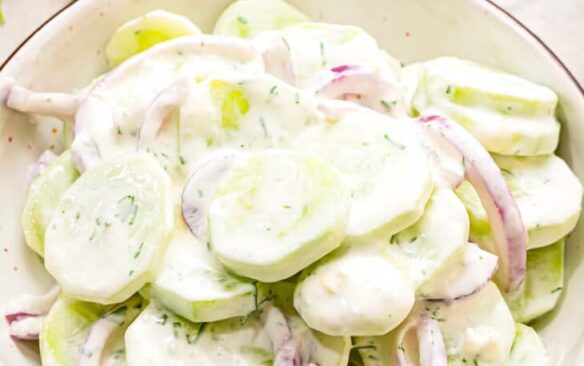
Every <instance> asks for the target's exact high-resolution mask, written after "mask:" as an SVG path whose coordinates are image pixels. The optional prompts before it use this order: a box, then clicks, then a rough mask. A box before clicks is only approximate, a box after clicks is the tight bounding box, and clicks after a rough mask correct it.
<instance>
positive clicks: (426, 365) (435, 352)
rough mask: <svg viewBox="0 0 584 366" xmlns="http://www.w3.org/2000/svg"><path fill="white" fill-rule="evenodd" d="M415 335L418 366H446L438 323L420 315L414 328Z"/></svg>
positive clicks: (446, 359)
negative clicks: (418, 359)
mask: <svg viewBox="0 0 584 366" xmlns="http://www.w3.org/2000/svg"><path fill="white" fill-rule="evenodd" d="M416 335H417V336H418V342H419V345H418V347H419V352H420V366H447V364H448V358H447V355H446V346H445V345H444V338H443V337H442V332H441V331H440V327H439V326H438V322H437V321H436V320H434V319H432V318H430V317H429V316H428V315H427V314H422V315H421V316H420V321H419V322H418V325H417V327H416Z"/></svg>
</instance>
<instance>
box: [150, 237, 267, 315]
mask: <svg viewBox="0 0 584 366" xmlns="http://www.w3.org/2000/svg"><path fill="white" fill-rule="evenodd" d="M151 295H152V296H153V297H154V298H156V299H158V300H159V301H160V302H161V303H162V304H164V305H165V306H166V307H167V308H169V309H170V310H172V311H174V312H175V313H177V314H179V315H181V316H183V317H185V318H187V319H189V320H190V321H194V322H209V321H216V320H221V319H226V318H232V317H236V316H244V315H246V314H248V313H250V312H251V311H252V310H254V308H255V306H256V301H257V289H256V287H255V285H254V284H253V283H251V282H250V281H247V280H244V279H241V278H238V277H236V276H234V275H232V274H230V273H228V272H227V271H226V270H225V269H224V268H223V266H221V264H219V263H218V262H217V260H216V259H215V258H214V257H213V256H212V254H211V253H210V252H209V249H208V248H207V246H206V244H205V243H203V242H200V241H199V240H197V239H196V238H195V237H194V236H193V235H192V234H191V233H190V232H189V231H188V229H186V228H184V227H181V228H179V229H177V230H176V232H175V233H174V236H173V238H172V240H171V242H170V244H169V248H168V249H167V251H166V254H165V259H164V263H163V265H162V268H161V270H160V271H159V272H158V274H157V275H156V279H155V280H154V282H153V283H152V292H151Z"/></svg>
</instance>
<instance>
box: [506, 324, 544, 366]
mask: <svg viewBox="0 0 584 366" xmlns="http://www.w3.org/2000/svg"><path fill="white" fill-rule="evenodd" d="M516 329H517V330H516V333H515V341H514V342H513V348H511V356H509V359H508V360H507V361H506V362H505V364H504V366H526V365H529V366H552V362H551V360H550V357H549V355H548V354H547V352H546V350H545V347H544V345H543V343H542V341H541V339H540V338H539V336H538V335H537V332H536V331H535V330H534V329H533V328H531V327H528V326H527V325H524V324H521V323H517V325H516Z"/></svg>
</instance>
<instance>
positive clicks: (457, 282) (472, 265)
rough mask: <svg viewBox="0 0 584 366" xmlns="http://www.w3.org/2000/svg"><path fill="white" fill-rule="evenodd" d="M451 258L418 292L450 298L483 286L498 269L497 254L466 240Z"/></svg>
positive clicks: (438, 298)
mask: <svg viewBox="0 0 584 366" xmlns="http://www.w3.org/2000/svg"><path fill="white" fill-rule="evenodd" d="M461 251H462V253H456V254H455V257H454V258H453V259H454V260H455V261H456V262H455V263H453V262H452V260H450V261H448V262H447V264H446V265H445V266H444V267H443V268H442V269H440V270H439V271H438V273H436V274H435V275H434V276H433V277H432V278H430V280H429V281H427V282H426V283H424V284H423V285H422V286H421V287H420V289H419V290H418V292H419V293H420V294H422V295H421V296H422V298H423V299H425V300H432V301H453V300H458V299H461V298H464V297H467V296H470V295H472V294H474V293H476V292H478V291H479V290H480V289H482V288H483V287H484V286H485V285H486V284H487V282H489V281H490V279H491V278H492V277H493V276H494V275H495V272H496V271H497V261H498V258H497V256H496V255H494V254H491V253H489V252H487V251H485V250H482V249H480V248H479V247H478V246H477V245H476V244H472V243H469V244H467V245H465V246H464V247H463V248H461Z"/></svg>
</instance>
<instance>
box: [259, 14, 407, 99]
mask: <svg viewBox="0 0 584 366" xmlns="http://www.w3.org/2000/svg"><path fill="white" fill-rule="evenodd" d="M281 42H284V44H285V47H286V51H287V52H288V54H289V57H290V58H291V60H292V65H293V70H294V74H295V81H296V85H297V86H299V87H300V88H307V87H308V88H312V87H314V84H315V83H318V81H319V78H320V76H321V75H320V74H321V72H322V71H328V70H330V69H331V68H333V67H335V66H340V65H361V66H364V67H368V68H370V69H372V70H373V71H374V72H378V73H384V75H387V77H389V78H391V80H395V79H396V78H395V75H394V73H393V71H392V68H391V67H390V65H389V64H388V62H387V57H386V55H385V54H384V53H383V52H382V51H381V50H380V49H379V47H378V46H377V42H376V41H375V39H374V38H373V37H371V36H370V35H369V34H367V33H366V32H365V31H364V30H362V29H361V28H358V27H354V26H346V25H336V24H325V23H308V22H307V23H302V24H297V25H294V26H291V27H288V28H285V29H282V30H280V31H274V32H266V33H263V34H260V35H259V36H257V37H256V38H255V39H254V43H256V44H258V45H259V46H260V48H267V47H269V46H270V45H273V44H274V43H281Z"/></svg>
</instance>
